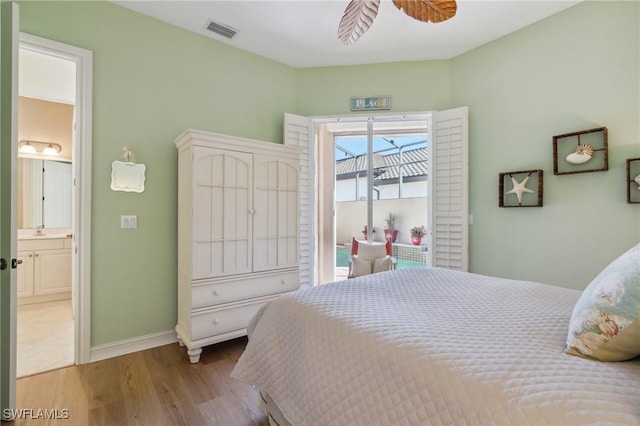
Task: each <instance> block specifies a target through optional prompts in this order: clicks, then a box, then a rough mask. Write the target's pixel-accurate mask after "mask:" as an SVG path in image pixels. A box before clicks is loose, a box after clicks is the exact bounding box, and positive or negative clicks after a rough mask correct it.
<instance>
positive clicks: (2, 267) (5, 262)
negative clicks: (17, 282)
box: [0, 257, 7, 271]
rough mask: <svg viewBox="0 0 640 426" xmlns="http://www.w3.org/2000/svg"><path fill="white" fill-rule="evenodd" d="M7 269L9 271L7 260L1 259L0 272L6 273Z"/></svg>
mask: <svg viewBox="0 0 640 426" xmlns="http://www.w3.org/2000/svg"><path fill="white" fill-rule="evenodd" d="M5 269H7V259H5V258H4V257H3V258H2V259H0V271H4V270H5Z"/></svg>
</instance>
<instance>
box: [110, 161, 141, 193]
mask: <svg viewBox="0 0 640 426" xmlns="http://www.w3.org/2000/svg"><path fill="white" fill-rule="evenodd" d="M145 171H146V166H145V165H144V164H136V163H130V162H123V161H114V162H113V163H111V189H112V190H114V191H125V192H142V191H144V180H145Z"/></svg>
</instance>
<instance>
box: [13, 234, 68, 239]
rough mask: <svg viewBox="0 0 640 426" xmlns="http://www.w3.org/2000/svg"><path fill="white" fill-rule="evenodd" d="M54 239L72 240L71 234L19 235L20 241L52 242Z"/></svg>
mask: <svg viewBox="0 0 640 426" xmlns="http://www.w3.org/2000/svg"><path fill="white" fill-rule="evenodd" d="M54 238H71V234H47V233H46V232H45V233H44V234H43V235H28V234H27V235H18V240H51V239H54Z"/></svg>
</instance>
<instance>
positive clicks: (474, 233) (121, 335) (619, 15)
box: [20, 1, 640, 346]
mask: <svg viewBox="0 0 640 426" xmlns="http://www.w3.org/2000/svg"><path fill="white" fill-rule="evenodd" d="M20 4H21V29H22V31H24V32H27V33H31V34H35V35H38V36H42V37H46V38H50V39H53V40H57V41H61V42H63V43H68V44H72V45H75V46H79V47H83V48H86V49H89V50H91V51H93V54H94V93H93V95H94V105H93V107H94V110H93V162H92V167H93V188H92V189H93V194H92V196H93V200H92V220H93V223H92V261H91V268H92V344H93V345H94V346H95V345H100V344H105V343H110V342H117V341H120V340H124V339H128V338H135V337H138V336H144V335H147V334H151V333H155V332H162V331H166V330H171V329H172V328H173V327H174V326H175V321H176V266H175V265H176V255H177V253H176V220H177V208H176V198H177V197H176V181H177V157H176V149H175V146H174V145H173V140H174V138H175V137H176V136H177V135H178V134H180V133H181V132H182V131H183V130H184V129H185V128H189V127H190V128H197V129H202V130H210V131H215V132H219V133H227V134H232V135H238V136H245V137H251V138H257V139H265V140H268V141H272V142H280V141H281V139H282V130H281V126H282V114H283V113H284V112H295V113H298V114H302V115H337V114H345V113H348V112H349V98H350V97H351V96H362V95H390V96H391V97H392V107H393V108H392V112H408V111H429V110H441V109H446V108H451V107H455V106H460V105H468V106H469V107H470V110H469V111H470V112H469V117H470V154H471V160H470V198H471V200H470V210H471V212H472V213H473V214H474V225H473V226H472V227H471V228H470V231H471V239H470V246H471V270H472V271H473V272H479V273H485V274H492V275H497V276H504V277H514V278H521V279H531V280H537V281H542V282H548V283H552V284H558V285H565V286H570V287H576V288H583V287H584V286H585V285H586V284H587V283H588V281H589V280H590V279H591V278H592V277H593V276H594V275H595V273H596V272H597V271H598V270H600V269H601V268H602V267H603V266H604V265H605V264H606V263H608V262H609V261H610V260H611V259H612V258H614V257H615V256H616V255H617V254H619V253H620V252H622V251H623V250H624V249H626V248H628V247H630V246H631V245H633V244H634V243H636V242H638V241H640V205H627V204H626V203H625V192H624V191H625V186H624V185H625V177H624V160H625V159H626V158H629V157H639V156H640V130H639V123H638V116H639V115H640V111H639V99H640V92H639V84H638V80H639V78H640V77H639V76H640V69H639V66H638V62H639V58H638V54H639V53H638V52H639V51H640V48H639V42H638V40H639V38H640V37H639V34H638V27H639V21H640V19H639V15H640V14H639V11H638V3H636V2H620V3H618V2H606V3H599V2H586V3H583V4H579V5H578V6H575V7H573V8H571V9H568V10H566V11H564V12H562V13H560V14H558V15H556V16H553V17H551V18H549V19H547V20H545V21H542V22H540V23H538V24H534V25H532V26H530V27H527V28H525V29H523V30H521V31H519V32H517V33H514V34H511V35H509V36H506V37H504V38H502V39H500V40H497V41H495V42H493V43H490V44H488V45H486V46H483V47H481V48H478V49H476V50H474V51H472V52H469V53H467V54H464V55H461V56H459V57H457V58H455V59H453V60H450V61H422V62H407V63H394V64H375V65H362V66H349V67H325V68H312V69H297V70H296V69H291V68H289V67H286V66H284V65H281V64H278V63H275V62H272V61H269V60H267V59H264V58H261V57H259V56H256V55H252V54H249V53H246V52H242V51H239V50H237V49H234V48H232V47H230V46H227V45H225V44H222V43H218V42H216V41H215V40H212V39H209V38H206V37H203V36H198V35H195V34H191V33H188V32H186V31H184V30H181V29H179V28H177V27H173V26H170V25H168V24H165V23H162V22H159V21H156V20H153V19H151V18H147V17H145V16H142V15H139V14H137V13H134V12H132V11H129V10H127V9H124V8H121V7H119V6H116V5H113V4H110V3H106V2H31V1H30V2H21V3H20ZM598 126H607V127H608V129H609V142H610V164H609V167H610V170H609V171H607V172H600V173H586V174H578V175H570V176H553V167H552V150H551V137H552V136H553V135H556V134H560V133H565V132H569V131H574V130H581V129H587V128H591V127H598ZM124 145H131V146H132V147H133V149H134V152H135V154H136V158H137V161H138V162H141V163H144V164H146V165H147V181H146V190H145V192H144V193H142V194H131V193H124V192H113V191H111V190H110V189H109V182H110V172H111V162H112V161H114V160H118V159H120V158H121V155H122V151H121V149H122V147H123V146H124ZM525 168H542V169H543V170H544V171H545V183H544V186H545V206H544V207H543V208H530V209H499V208H498V207H497V196H498V194H497V180H498V173H499V172H501V171H509V170H520V169H525ZM121 214H137V215H138V229H137V230H121V229H120V228H119V217H120V215H121Z"/></svg>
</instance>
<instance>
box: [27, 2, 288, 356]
mask: <svg viewBox="0 0 640 426" xmlns="http://www.w3.org/2000/svg"><path fill="white" fill-rule="evenodd" d="M20 12H21V31H23V32H27V33H30V34H34V35H38V36H41V37H46V38H50V39H53V40H56V41H60V42H63V43H68V44H71V45H74V46H78V47H82V48H85V49H89V50H91V51H93V60H94V63H93V66H94V68H93V77H94V84H93V90H94V91H93V162H92V169H93V176H92V179H93V182H92V206H91V208H92V230H91V234H92V235H91V236H92V243H91V251H92V252H91V281H92V282H91V298H92V303H91V317H92V318H91V335H92V339H91V340H92V345H93V346H95V345H100V344H104V343H109V342H115V341H119V340H123V339H127V338H133V337H137V336H142V335H147V334H151V333H155V332H161V331H166V330H171V329H172V328H173V327H175V322H176V309H177V308H176V274H177V268H176V259H177V240H176V238H177V237H176V232H177V208H176V201H177V192H176V191H177V150H176V147H175V145H174V142H173V141H174V139H175V138H176V137H177V136H178V135H179V134H180V133H181V132H182V131H184V130H185V129H186V128H195V129H200V130H210V131H215V132H218V133H225V134H233V135H238V136H244V137H250V138H258V139H264V140H268V141H272V142H281V140H282V116H283V113H284V112H285V111H293V110H294V109H295V96H294V90H295V72H294V70H292V69H290V68H288V67H286V66H284V65H281V64H278V63H276V62H273V61H270V60H267V59H264V58H262V57H260V56H257V55H253V54H249V53H246V52H243V51H240V50H238V49H235V48H232V47H229V46H227V45H225V44H223V43H219V42H216V41H214V40H212V39H209V38H207V37H204V36H199V35H196V34H192V33H189V32H187V31H184V30H182V29H179V28H177V27H174V26H171V25H168V24H166V23H163V22H160V21H157V20H154V19H151V18H147V17H145V16H143V15H140V14H138V13H134V12H132V11H129V10H128V9H125V8H122V7H120V6H116V5H113V4H111V3H107V2H21V3H20ZM124 145H130V146H131V147H132V148H133V151H134V153H135V155H136V161H137V162H139V163H144V164H145V165H146V166H147V174H146V183H145V191H144V192H143V193H141V194H137V193H125V192H114V191H111V189H110V187H109V186H110V182H111V177H110V176H111V163H112V162H113V161H114V160H121V159H122V147H123V146H124ZM122 214H135V215H137V216H138V228H137V229H135V230H122V229H120V215H122Z"/></svg>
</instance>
